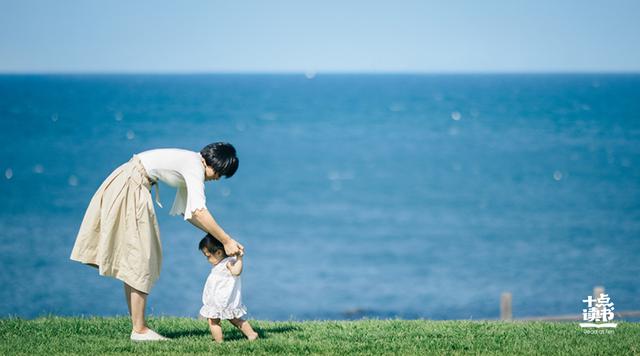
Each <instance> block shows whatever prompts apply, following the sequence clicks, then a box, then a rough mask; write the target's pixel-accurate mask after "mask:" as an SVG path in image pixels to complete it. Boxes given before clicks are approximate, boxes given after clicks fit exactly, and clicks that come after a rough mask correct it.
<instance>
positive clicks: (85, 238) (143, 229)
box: [71, 155, 162, 293]
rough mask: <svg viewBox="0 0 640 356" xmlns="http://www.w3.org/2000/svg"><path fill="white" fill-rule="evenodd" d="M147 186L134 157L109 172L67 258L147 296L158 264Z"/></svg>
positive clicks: (158, 248)
mask: <svg viewBox="0 0 640 356" xmlns="http://www.w3.org/2000/svg"><path fill="white" fill-rule="evenodd" d="M151 184H152V181H151V180H150V179H149V177H148V175H147V173H146V172H145V170H144V166H143V165H142V162H140V158H138V156H136V155H133V158H131V160H130V161H129V162H127V163H125V164H123V165H121V166H120V167H118V168H117V169H116V170H115V171H113V172H112V173H111V175H109V177H108V178H107V179H106V180H105V181H104V182H103V183H102V185H100V188H98V191H97V192H96V193H95V194H94V195H93V198H91V202H90V203H89V207H88V208H87V211H86V212H85V215H84V219H83V220H82V225H81V226H80V231H79V232H78V236H77V237H76V242H75V245H74V246H73V251H72V252H71V259H72V260H74V261H78V262H82V263H85V264H88V265H91V266H93V267H97V268H98V271H99V273H100V275H102V276H111V277H115V278H117V279H119V280H122V281H124V282H125V283H127V284H128V285H130V286H132V287H133V288H135V289H137V290H139V291H141V292H144V293H149V291H150V290H151V287H152V286H153V284H154V283H155V282H156V281H157V280H158V277H159V276H160V267H161V265H162V245H161V243H160V230H159V229H158V220H157V219H156V214H155V210H154V208H153V200H152V199H151V191H150V189H151Z"/></svg>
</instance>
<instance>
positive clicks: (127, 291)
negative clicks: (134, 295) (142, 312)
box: [123, 283, 131, 317]
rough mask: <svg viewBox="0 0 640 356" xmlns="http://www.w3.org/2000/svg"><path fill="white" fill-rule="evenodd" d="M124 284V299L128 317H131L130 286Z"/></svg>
mask: <svg viewBox="0 0 640 356" xmlns="http://www.w3.org/2000/svg"><path fill="white" fill-rule="evenodd" d="M123 284H124V299H126V300H127V310H128V311H129V317H131V287H130V286H129V285H128V284H126V283H123Z"/></svg>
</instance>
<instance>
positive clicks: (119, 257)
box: [71, 142, 244, 341]
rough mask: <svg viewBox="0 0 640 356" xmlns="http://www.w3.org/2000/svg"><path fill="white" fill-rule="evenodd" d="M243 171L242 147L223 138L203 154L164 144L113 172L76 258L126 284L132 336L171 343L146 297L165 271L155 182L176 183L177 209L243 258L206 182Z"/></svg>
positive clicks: (86, 223) (92, 209) (91, 210)
mask: <svg viewBox="0 0 640 356" xmlns="http://www.w3.org/2000/svg"><path fill="white" fill-rule="evenodd" d="M237 169H238V157H237V156H236V150H235V148H233V146H232V145H231V144H229V143H223V142H216V143H212V144H210V145H207V146H206V147H204V148H203V149H202V150H201V151H200V152H199V153H198V152H193V151H188V150H182V149H176V148H165V149H156V150H150V151H145V152H142V153H139V154H137V155H133V158H131V160H130V161H129V162H127V163H125V164H123V165H121V166H120V167H118V168H117V169H116V170H115V171H113V172H112V173H111V175H109V177H108V178H107V179H106V180H105V181H104V182H103V183H102V185H101V186H100V188H98V191H97V192H96V193H95V194H94V196H93V198H91V202H90V203H89V207H88V208H87V211H86V213H85V215H84V219H83V220H82V225H81V226H80V231H79V232H78V236H77V237H76V242H75V245H74V247H73V251H72V252H71V259H72V260H74V261H79V262H82V263H85V264H88V265H91V266H93V267H97V268H98V271H99V273H100V275H102V276H111V277H115V278H117V279H119V280H121V281H123V282H124V293H125V298H126V300H127V306H128V308H129V315H130V316H131V323H132V331H131V339H132V340H135V341H147V340H149V341H151V340H166V338H165V337H163V336H161V335H159V334H158V333H156V332H155V331H153V330H151V329H149V328H148V327H147V326H146V323H145V317H144V311H145V307H146V303H147V296H148V295H149V292H150V291H151V287H152V286H153V285H154V283H155V282H156V280H157V279H158V277H159V275H160V267H161V264H162V247H161V243H160V231H159V229H158V221H157V219H156V214H155V210H154V208H153V201H152V199H151V186H152V185H155V186H156V202H157V203H158V205H159V206H160V207H162V205H160V202H159V201H158V185H157V184H158V181H162V182H164V183H166V184H168V185H170V186H173V187H175V188H177V192H176V196H175V200H174V202H173V207H172V208H171V211H170V214H172V215H177V214H182V215H184V219H185V220H186V221H189V222H190V223H191V224H193V225H195V226H196V227H198V228H200V229H201V230H202V231H204V232H206V233H210V234H211V235H213V236H214V237H215V238H216V239H218V240H219V241H220V242H221V243H222V244H223V246H224V250H225V252H226V254H227V255H229V256H232V255H238V254H239V253H240V252H241V251H243V250H244V247H243V246H242V245H240V244H239V243H238V242H236V241H235V240H234V239H232V238H231V237H230V236H229V235H228V234H227V233H226V232H225V231H224V230H223V229H222V228H221V227H220V226H219V225H218V224H217V223H216V221H215V220H214V218H213V216H211V214H210V213H209V211H208V210H207V207H206V204H205V203H206V197H205V194H204V182H205V181H209V180H218V179H220V177H222V176H225V177H226V178H229V177H231V176H233V174H234V173H235V172H236V170H237Z"/></svg>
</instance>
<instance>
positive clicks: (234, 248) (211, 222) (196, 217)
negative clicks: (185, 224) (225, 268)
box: [187, 209, 244, 256]
mask: <svg viewBox="0 0 640 356" xmlns="http://www.w3.org/2000/svg"><path fill="white" fill-rule="evenodd" d="M187 220H188V221H189V222H190V223H191V224H193V225H194V226H196V227H197V228H199V229H200V230H202V231H204V232H207V233H209V234H211V235H213V237H215V238H216V239H217V240H218V241H220V242H221V243H222V245H224V251H225V252H226V253H227V255H228V256H234V255H237V254H239V253H240V251H241V250H244V247H243V246H242V245H240V244H239V243H238V242H237V241H235V240H234V239H232V238H231V236H229V235H228V234H227V233H226V232H225V231H224V230H223V229H222V228H221V227H220V225H218V223H217V222H216V220H215V219H214V218H213V216H211V213H209V210H207V209H200V210H196V211H195V212H194V213H193V214H192V215H191V218H190V219H187Z"/></svg>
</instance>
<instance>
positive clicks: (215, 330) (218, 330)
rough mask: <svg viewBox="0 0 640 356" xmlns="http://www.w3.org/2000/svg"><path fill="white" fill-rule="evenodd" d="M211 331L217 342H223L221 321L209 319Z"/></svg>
mask: <svg viewBox="0 0 640 356" xmlns="http://www.w3.org/2000/svg"><path fill="white" fill-rule="evenodd" d="M208 320H209V330H211V336H212V337H213V339H214V340H216V342H222V340H223V336H222V326H220V319H208Z"/></svg>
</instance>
